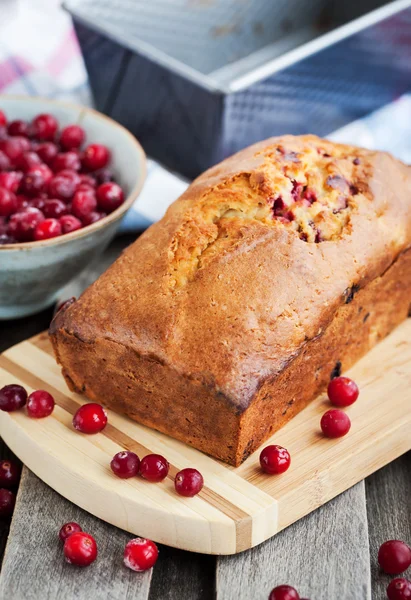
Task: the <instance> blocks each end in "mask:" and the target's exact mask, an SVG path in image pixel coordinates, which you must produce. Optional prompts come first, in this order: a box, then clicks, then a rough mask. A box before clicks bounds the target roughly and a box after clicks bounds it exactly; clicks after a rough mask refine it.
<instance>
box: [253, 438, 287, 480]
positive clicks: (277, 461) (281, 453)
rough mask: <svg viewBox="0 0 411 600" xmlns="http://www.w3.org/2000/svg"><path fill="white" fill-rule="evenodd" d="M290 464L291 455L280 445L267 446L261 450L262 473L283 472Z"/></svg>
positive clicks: (277, 473) (276, 473)
mask: <svg viewBox="0 0 411 600" xmlns="http://www.w3.org/2000/svg"><path fill="white" fill-rule="evenodd" d="M290 464H291V457H290V454H289V452H288V450H286V449H285V448H283V447H282V446H276V445H275V446H267V447H266V448H264V449H263V450H262V451H261V454H260V465H261V468H262V470H263V471H264V473H269V474H270V475H279V474H280V473H285V471H287V469H288V468H289V466H290Z"/></svg>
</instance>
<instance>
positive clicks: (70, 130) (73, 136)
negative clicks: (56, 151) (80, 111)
mask: <svg viewBox="0 0 411 600" xmlns="http://www.w3.org/2000/svg"><path fill="white" fill-rule="evenodd" d="M85 139H86V134H85V132H84V129H83V128H82V127H80V126H79V125H68V126H67V127H65V128H64V129H63V130H62V132H61V135H60V146H61V147H62V148H65V149H66V150H71V149H72V148H80V146H81V144H82V143H83V142H84V140H85Z"/></svg>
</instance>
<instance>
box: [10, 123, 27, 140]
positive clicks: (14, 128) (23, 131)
mask: <svg viewBox="0 0 411 600" xmlns="http://www.w3.org/2000/svg"><path fill="white" fill-rule="evenodd" d="M28 130H29V127H28V125H27V123H26V121H22V120H21V119H16V120H15V121H10V123H9V124H8V127H7V133H8V134H9V135H11V136H12V137H14V136H17V135H19V136H20V135H21V136H23V137H27V135H28Z"/></svg>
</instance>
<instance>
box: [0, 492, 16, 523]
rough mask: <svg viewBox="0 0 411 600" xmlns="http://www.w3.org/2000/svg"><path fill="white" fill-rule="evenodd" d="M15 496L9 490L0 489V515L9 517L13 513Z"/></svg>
mask: <svg viewBox="0 0 411 600" xmlns="http://www.w3.org/2000/svg"><path fill="white" fill-rule="evenodd" d="M15 504H16V496H15V494H13V492H11V491H10V490H5V489H4V488H1V489H0V517H10V516H11V515H12V514H13V510H14V505H15Z"/></svg>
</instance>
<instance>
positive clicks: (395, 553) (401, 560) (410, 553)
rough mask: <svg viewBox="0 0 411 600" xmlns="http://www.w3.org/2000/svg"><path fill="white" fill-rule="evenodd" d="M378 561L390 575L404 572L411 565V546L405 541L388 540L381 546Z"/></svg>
mask: <svg viewBox="0 0 411 600" xmlns="http://www.w3.org/2000/svg"><path fill="white" fill-rule="evenodd" d="M378 562H379V565H380V567H381V569H382V570H383V571H384V572H385V573H388V574H389V575H398V574H399V573H403V572H404V571H406V570H407V569H408V567H409V566H410V565H411V548H410V547H409V546H407V544H406V543H405V542H401V541H399V540H388V542H384V543H383V544H382V545H381V546H380V549H379V551H378Z"/></svg>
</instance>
